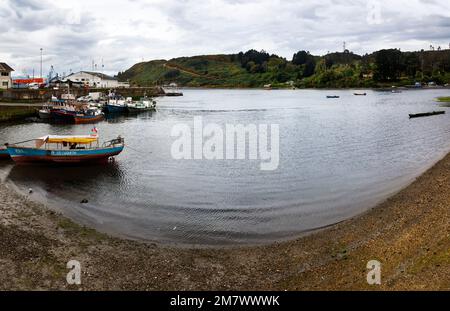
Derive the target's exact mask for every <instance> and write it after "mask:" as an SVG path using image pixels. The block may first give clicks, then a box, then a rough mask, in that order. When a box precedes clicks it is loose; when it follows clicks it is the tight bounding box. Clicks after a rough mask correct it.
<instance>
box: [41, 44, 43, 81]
mask: <svg viewBox="0 0 450 311" xmlns="http://www.w3.org/2000/svg"><path fill="white" fill-rule="evenodd" d="M42 50H43V49H42V48H41V78H42Z"/></svg>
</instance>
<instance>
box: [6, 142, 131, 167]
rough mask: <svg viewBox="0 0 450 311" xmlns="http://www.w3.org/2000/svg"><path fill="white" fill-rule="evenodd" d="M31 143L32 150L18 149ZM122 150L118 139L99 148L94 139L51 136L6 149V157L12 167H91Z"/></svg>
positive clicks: (27, 147)
mask: <svg viewBox="0 0 450 311" xmlns="http://www.w3.org/2000/svg"><path fill="white" fill-rule="evenodd" d="M27 142H34V144H35V146H33V147H30V146H22V144H25V143H27ZM124 147H125V142H124V139H123V138H121V137H120V136H119V137H118V138H116V139H113V140H110V141H107V142H105V143H103V144H102V145H101V146H100V145H99V143H98V137H97V136H96V135H89V136H52V135H47V136H44V137H40V138H37V139H32V140H29V141H25V142H21V143H16V144H11V145H9V144H8V145H7V150H8V154H9V155H10V156H11V159H13V160H14V161H15V162H16V163H42V162H44V163H88V162H90V163H92V162H107V161H108V159H110V158H111V157H114V156H116V155H118V154H120V153H121V152H122V151H123V149H124Z"/></svg>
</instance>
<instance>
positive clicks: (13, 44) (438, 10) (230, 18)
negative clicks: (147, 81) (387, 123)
mask: <svg viewBox="0 0 450 311" xmlns="http://www.w3.org/2000/svg"><path fill="white" fill-rule="evenodd" d="M343 41H345V42H347V48H348V49H350V50H352V51H354V52H356V53H366V52H369V53H370V52H372V51H374V50H378V49H381V48H389V47H398V48H401V49H402V50H420V49H422V48H425V49H426V48H428V47H429V46H430V44H433V45H434V46H436V47H437V46H441V47H442V48H449V43H450V1H447V0H439V1H438V0H436V1H435V0H369V1H366V0H323V1H313V0H204V1H203V0H76V1H75V0H58V1H56V0H0V62H7V63H8V64H10V65H11V66H12V67H13V68H14V69H16V72H15V74H16V75H22V74H24V73H28V74H31V72H32V70H33V69H35V72H36V75H39V71H40V69H39V68H40V65H39V64H40V48H41V47H42V48H43V51H44V52H43V54H44V56H43V59H44V73H45V74H46V73H48V71H49V68H50V65H53V66H54V67H55V70H56V71H57V72H59V73H63V72H66V73H68V72H69V71H70V70H72V71H79V70H81V69H83V70H91V69H92V62H93V61H94V63H95V64H97V70H98V71H100V70H101V64H102V59H103V64H104V72H105V73H110V74H115V73H117V72H118V71H122V70H125V69H127V68H129V67H130V66H131V65H133V64H135V63H137V62H141V61H143V60H146V61H147V60H152V59H170V58H172V57H177V56H191V55H199V54H215V53H235V52H239V51H245V50H248V49H250V48H255V49H258V50H260V49H265V50H266V51H268V52H270V53H275V54H278V55H281V56H284V57H286V58H288V59H291V58H292V54H293V53H294V52H296V51H298V50H302V49H305V50H309V51H311V53H313V54H324V53H327V52H328V51H337V50H342V45H343Z"/></svg>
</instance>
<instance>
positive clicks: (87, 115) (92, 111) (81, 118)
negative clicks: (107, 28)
mask: <svg viewBox="0 0 450 311" xmlns="http://www.w3.org/2000/svg"><path fill="white" fill-rule="evenodd" d="M104 118H105V115H104V114H103V112H102V111H101V110H100V109H98V108H89V109H87V110H85V111H83V112H81V113H77V114H76V115H75V116H74V123H75V124H87V123H95V122H99V121H102V120H103V119H104Z"/></svg>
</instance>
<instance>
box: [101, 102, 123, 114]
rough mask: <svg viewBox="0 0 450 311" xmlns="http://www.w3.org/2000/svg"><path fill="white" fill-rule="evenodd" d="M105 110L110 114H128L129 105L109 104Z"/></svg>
mask: <svg viewBox="0 0 450 311" xmlns="http://www.w3.org/2000/svg"><path fill="white" fill-rule="evenodd" d="M105 110H106V112H108V113H123V112H127V105H126V104H125V103H112V102H108V103H107V104H106V105H105Z"/></svg>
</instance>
